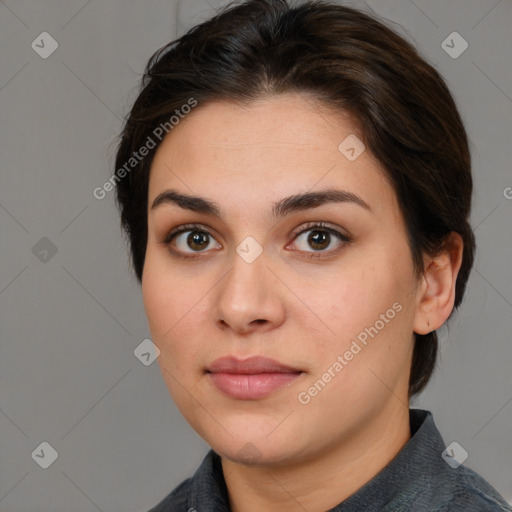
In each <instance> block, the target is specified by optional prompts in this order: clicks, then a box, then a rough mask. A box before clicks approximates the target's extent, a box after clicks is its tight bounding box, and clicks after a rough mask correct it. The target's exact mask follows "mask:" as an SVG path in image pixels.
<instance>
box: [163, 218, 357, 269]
mask: <svg viewBox="0 0 512 512" xmlns="http://www.w3.org/2000/svg"><path fill="white" fill-rule="evenodd" d="M315 229H316V230H318V231H326V232H328V233H330V234H331V235H334V236H335V237H336V238H337V239H338V240H339V241H340V242H343V243H342V244H341V246H340V247H338V248H337V249H331V250H329V251H318V252H311V253H310V252H309V251H299V252H305V253H306V255H307V256H306V257H307V258H311V259H315V258H324V257H326V256H325V255H326V254H328V255H331V254H332V253H335V252H337V251H338V250H340V249H341V248H342V247H343V246H344V245H346V244H348V243H350V242H351V241H352V239H351V238H349V237H347V236H346V235H343V234H342V233H340V232H339V231H337V230H336V229H334V228H331V227H329V226H327V225H326V224H325V223H323V222H309V223H306V224H305V225H303V226H301V227H300V228H299V229H297V230H295V231H294V232H293V233H292V236H293V240H295V239H296V238H297V237H299V236H300V235H302V234H303V233H306V232H308V231H314V230H315ZM188 231H199V232H201V233H205V234H207V235H208V236H210V237H212V238H215V237H214V236H213V234H212V233H211V232H210V231H209V230H208V229H207V228H205V227H203V226H201V225H200V224H184V225H183V226H180V227H179V228H176V229H173V230H172V231H171V232H170V233H169V234H168V235H167V236H166V238H165V240H164V241H163V244H164V245H165V246H168V245H170V243H171V242H172V241H173V239H174V238H175V237H176V236H178V235H180V234H182V233H186V232H188ZM171 251H172V253H173V254H174V255H175V256H177V257H178V258H183V259H188V260H192V259H196V258H200V257H202V255H203V253H205V252H206V251H197V252H196V253H195V254H194V253H192V254H194V255H193V256H190V255H185V253H183V252H181V251H176V250H174V249H171Z"/></svg>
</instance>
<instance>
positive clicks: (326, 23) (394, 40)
mask: <svg viewBox="0 0 512 512" xmlns="http://www.w3.org/2000/svg"><path fill="white" fill-rule="evenodd" d="M116 169H117V170H118V171H117V174H116V176H117V180H116V181H117V183H116V186H117V201H118V205H119V208H120V211H121V218H122V226H123V228H124V229H125V231H126V234H127V236H128V240H129V243H130V249H131V255H132V262H133V268H134V271H135V274H136V276H137V278H138V280H139V281H140V282H141V285H142V294H143V300H144V307H145V311H146V314H147V317H148V322H149V327H150V331H151V335H152V339H153V342H154V343H155V345H156V346H157V347H158V349H159V351H160V355H159V358H158V361H159V364H160V368H161V371H162V375H163V378H164V380H165V383H166V384H167V387H168V389H169V392H170V394H171V396H172V398H173V400H174V401H175V403H176V405H177V407H178V408H179V410H180V411H181V412H182V414H183V416H184V417H185V419H186V420H187V421H188V422H189V424H190V425H191V426H192V428H194V429H195V431H196V432H197V433H198V434H199V435H200V436H201V437H202V438H203V439H205V441H206V442H207V443H208V444H209V445H210V446H211V448H212V449H211V450H210V452H209V453H208V454H207V456H206V457H205V459H204V461H203V462H202V464H201V466H200V467H199V468H198V470H197V472H196V473H195V475H194V476H193V477H191V478H189V479H187V480H186V481H184V482H183V483H182V484H181V485H179V486H178V487H177V488H176V489H174V490H173V491H172V492H171V493H170V494H169V495H168V496H166V497H165V498H164V499H163V500H162V501H161V502H160V503H159V504H158V505H157V506H156V507H154V508H153V509H152V512H157V511H182V510H183V511H193V510H197V511H198V512H206V511H228V510H231V511H236V512H252V511H261V510H265V511H267V510H268V511H270V510H279V511H280V512H283V511H288V510H289V511H292V510H293V511H295V510H307V511H309V512H322V511H326V510H335V511H339V512H341V511H356V510H366V511H368V510H371V511H377V510H379V511H380V510H388V511H405V510H414V511H427V510H428V511H431V510H436V511H448V510H465V511H476V510H478V511H482V510H485V511H503V510H510V508H509V507H508V505H507V504H506V502H505V500H504V499H503V498H502V497H501V496H500V495H499V494H498V492H497V491H496V490H495V489H494V488H493V487H492V486H491V485H490V484H489V483H487V482H486V481H485V480H484V479H483V478H481V477H480V476H479V475H477V474H476V473H475V472H473V471H472V470H470V469H468V468H466V467H464V466H463V465H460V463H461V462H462V460H463V458H464V456H463V453H464V452H463V451H462V450H463V449H462V447H460V446H459V445H453V446H452V445H451V446H448V447H447V446H446V445H445V444H444V442H443V439H442V437H441V435H440V433H439V431H438V430H437V428H436V426H435V424H434V421H433V417H432V414H431V413H430V412H429V411H423V410H419V409H410V408H409V400H410V399H411V398H412V397H413V396H415V395H416V394H418V393H419V392H420V391H422V390H423V389H424V387H425V386H426V384H427V382H428V380H429V378H430V376H431V374H432V371H433V369H434V367H435V361H436V353H437V336H436V332H435V331H436V329H438V328H439V327H441V326H442V325H443V324H444V322H445V321H447V319H448V318H449V317H450V316H451V314H452V311H453V309H454V307H457V306H459V305H460V303H461V301H462V299H463V295H464V290H465V286H466V282H467V280H468V276H469V273H470V270H471V267H472V264H473V258H474V250H475V240H474V235H473V232H472V230H471V227H470V225H469V221H468V219H469V214H470V208H471V194H472V178H471V161H470V152H469V149H468V141H467V136H466V132H465V129H464V126H463V124H462V122H461V119H460V116H459V114H458V111H457V108H456V105H455V103H454V100H453V98H452V96H451V94H450V92H449V91H448V89H447V87H446V84H445V83H444V81H443V79H442V78H441V77H440V75H439V74H438V73H437V72H436V71H435V70H434V69H433V68H432V67H431V66H430V65H429V64H427V63H426V62H425V61H424V60H423V59H422V58H421V57H420V56H419V55H418V53H417V52H416V51H415V50H414V48H413V47H412V46H411V45H410V44H408V43H407V42H406V41H404V40H403V39H402V38H401V37H400V36H398V35H397V34H396V33H394V32H392V31H391V30H390V29H389V28H387V27H386V26H384V25H383V24H382V23H380V22H378V21H377V20H375V19H373V18H371V17H369V16H368V15H366V14H363V13H362V12H359V11H357V10H354V9H350V8H347V7H342V6H339V5H336V4H333V3H328V2H306V3H303V4H302V5H301V6H298V7H295V8H294V7H290V6H289V5H288V4H287V2H286V1H284V0H280V1H275V0H274V1H271V0H265V1H257V0H252V1H247V2H244V3H242V4H240V5H229V6H228V7H226V8H225V9H224V10H223V11H222V12H220V13H219V14H218V15H217V16H215V17H214V18H212V19H211V20H208V21H206V22H204V23H202V24H201V25H198V26H196V27H194V28H193V29H191V30H190V31H189V32H187V33H186V34H185V35H184V36H183V37H181V38H180V39H178V40H177V41H173V42H171V43H169V44H168V45H166V46H165V47H163V48H162V49H160V50H159V51H158V52H156V53H155V54H154V55H153V56H152V58H151V59H150V61H149V62H148V65H147V68H146V72H145V75H144V78H143V81H142V84H141V92H140V94H139V96H138V98H137V100H136V101H135V104H134V106H133V108H132V110H131V112H130V115H129V117H128V119H127V122H126V125H125V127H124V130H123V133H122V139H121V142H120V145H119V148H118V153H117V157H116ZM461 449H462V450H461Z"/></svg>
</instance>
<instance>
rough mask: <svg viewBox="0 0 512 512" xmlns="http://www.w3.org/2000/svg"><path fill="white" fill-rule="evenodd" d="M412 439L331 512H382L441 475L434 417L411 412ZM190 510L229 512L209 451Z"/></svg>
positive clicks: (440, 448) (218, 465) (192, 490)
mask: <svg viewBox="0 0 512 512" xmlns="http://www.w3.org/2000/svg"><path fill="white" fill-rule="evenodd" d="M409 424H410V428H411V437H410V439H409V440H408V441H407V443H406V444H405V445H404V446H403V448H402V449H401V450H400V451H399V452H398V454H397V455H396V456H395V457H394V458H393V459H392V460H391V461H390V462H389V463H388V464H387V465H386V466H385V467H384V468H383V469H382V470H381V471H380V472H379V473H378V474H377V475H376V476H375V477H373V478H372V479H371V480H370V481H368V482H367V483H366V484H364V485H363V486H362V487H360V488H359V489H358V490H357V491H356V492H355V493H354V494H352V495H351V496H349V497H348V498H347V499H346V500H344V501H343V502H342V503H340V504H339V505H337V506H336V507H334V508H333V509H332V512H353V511H358V510H365V511H366V512H377V511H381V510H382V509H383V507H384V506H386V505H389V504H390V503H391V502H393V501H396V502H397V504H398V503H400V502H402V501H403V500H404V499H408V497H412V496H411V492H412V493H414V489H415V486H416V484H417V482H419V481H420V480H421V476H422V475H423V476H424V475H425V474H441V473H442V472H443V471H446V468H445V467H444V466H443V464H444V465H445V466H446V463H445V462H444V461H443V460H442V458H441V452H442V451H443V450H444V442H443V439H442V437H441V434H440V433H439V430H438V429H437V427H436V426H435V423H434V419H433V416H432V413H431V412H430V411H425V410H422V409H410V410H409ZM187 506H188V507H189V508H193V509H196V510H200V511H201V512H229V511H230V509H229V498H228V491H227V488H226V482H225V480H224V476H223V472H222V465H221V459H220V456H219V455H218V454H217V453H216V452H214V451H213V450H210V451H209V452H208V453H207V455H206V457H205V458H204V459H203V462H202V463H201V465H200V466H199V468H198V469H197V471H196V472H195V474H194V476H193V477H192V482H191V485H190V488H189V494H188V498H187Z"/></svg>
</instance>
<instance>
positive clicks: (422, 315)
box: [413, 231, 464, 334]
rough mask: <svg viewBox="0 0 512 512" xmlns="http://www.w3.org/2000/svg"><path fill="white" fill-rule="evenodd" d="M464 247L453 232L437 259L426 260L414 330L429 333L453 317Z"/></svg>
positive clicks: (460, 239) (419, 332) (458, 236)
mask: <svg viewBox="0 0 512 512" xmlns="http://www.w3.org/2000/svg"><path fill="white" fill-rule="evenodd" d="M463 247H464V243H463V241H462V237H461V236H460V235H459V234H458V233H455V232H454V231H452V232H451V233H450V235H449V236H448V240H447V245H446V247H445V248H444V250H443V251H442V252H441V253H440V254H438V255H437V256H435V257H434V258H431V257H429V258H427V259H426V262H425V273H424V274H423V278H422V282H421V283H420V286H419V287H418V293H417V302H416V313H415V316H414V324H413V326H414V329H413V330H414V332H416V333H418V334H428V333H429V332H432V331H434V330H435V329H438V328H439V327H441V326H442V325H443V324H444V322H445V321H446V319H447V318H448V317H449V316H450V313H451V312H452V310H453V304H454V302H455V284H456V282H457V274H458V272H459V269H460V266H461V263H462V252H463Z"/></svg>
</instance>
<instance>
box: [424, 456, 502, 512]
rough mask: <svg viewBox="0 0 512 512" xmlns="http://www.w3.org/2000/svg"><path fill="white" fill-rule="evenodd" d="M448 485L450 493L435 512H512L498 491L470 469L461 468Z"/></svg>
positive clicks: (454, 473) (455, 471)
mask: <svg viewBox="0 0 512 512" xmlns="http://www.w3.org/2000/svg"><path fill="white" fill-rule="evenodd" d="M446 484H448V487H449V492H448V493H447V494H445V495H444V497H445V499H444V500H443V502H442V503H440V504H439V506H437V507H436V508H434V509H432V510H433V511H434V512H512V507H511V506H510V505H509V504H508V503H507V502H506V501H505V499H504V498H503V497H502V496H501V495H500V494H499V493H498V491H497V490H496V489H495V488H494V487H493V486H492V485H491V484H490V483H489V482H487V480H485V479H484V478H483V477H482V476H480V475H479V474H478V473H476V472H475V471H473V470H472V469H470V468H468V467H465V466H462V465H461V466H459V467H458V468H457V469H456V470H454V472H453V474H452V477H451V478H450V479H449V481H448V482H446ZM443 494H444V493H440V495H443Z"/></svg>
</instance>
